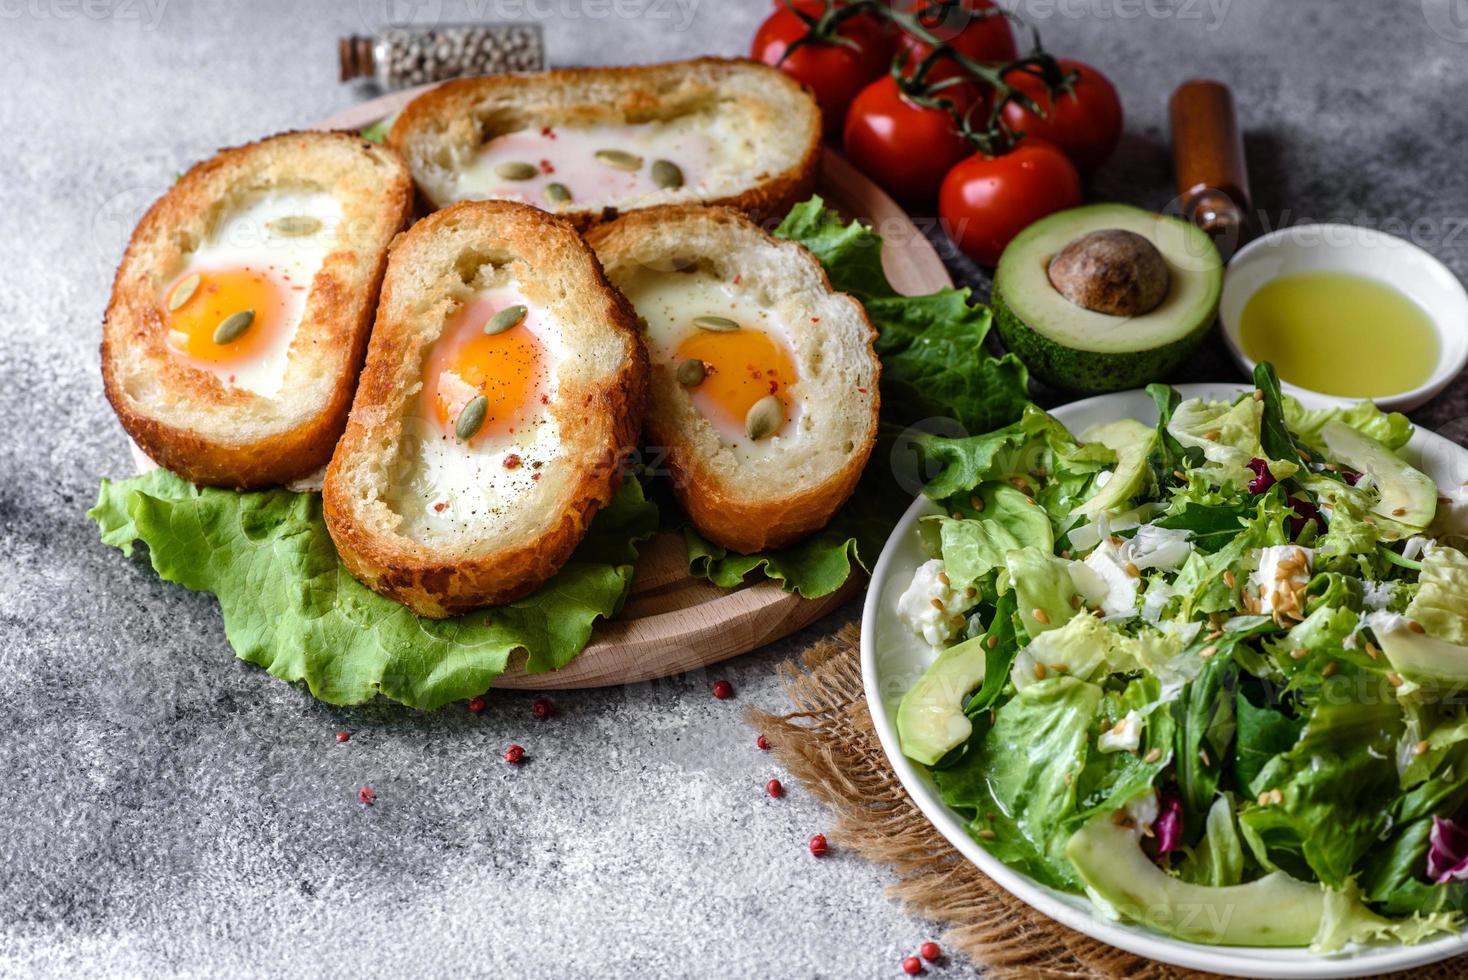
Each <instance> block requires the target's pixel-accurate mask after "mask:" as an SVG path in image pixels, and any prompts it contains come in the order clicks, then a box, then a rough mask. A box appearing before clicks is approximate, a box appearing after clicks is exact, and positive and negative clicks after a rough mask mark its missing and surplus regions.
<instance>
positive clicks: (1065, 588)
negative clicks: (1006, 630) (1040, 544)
mask: <svg viewBox="0 0 1468 980" xmlns="http://www.w3.org/2000/svg"><path fill="white" fill-rule="evenodd" d="M1068 564H1069V563H1068V562H1066V561H1065V560H1064V559H1062V558H1056V557H1055V556H1054V555H1052V554H1050V553H1049V552H1048V551H1041V550H1040V549H1039V548H1021V549H1019V550H1018V551H1011V552H1010V553H1009V554H1008V555H1007V556H1006V557H1005V566H1006V570H1007V571H1008V572H1009V579H1010V582H1011V583H1012V585H1013V587H1014V591H1015V592H1016V593H1017V600H1018V602H1019V619H1020V622H1021V623H1023V624H1024V628H1025V632H1026V633H1028V634H1029V635H1030V637H1031V638H1032V639H1033V638H1034V637H1036V636H1039V635H1040V634H1041V633H1043V632H1045V631H1046V630H1053V629H1059V628H1060V627H1061V626H1064V625H1065V623H1066V622H1067V621H1069V620H1070V618H1071V617H1072V616H1074V615H1075V613H1076V608H1077V606H1076V605H1075V604H1073V603H1072V601H1071V600H1072V599H1074V598H1075V594H1076V589H1075V583H1074V582H1072V581H1071V577H1070V572H1069V571H1068V570H1067V565H1068Z"/></svg>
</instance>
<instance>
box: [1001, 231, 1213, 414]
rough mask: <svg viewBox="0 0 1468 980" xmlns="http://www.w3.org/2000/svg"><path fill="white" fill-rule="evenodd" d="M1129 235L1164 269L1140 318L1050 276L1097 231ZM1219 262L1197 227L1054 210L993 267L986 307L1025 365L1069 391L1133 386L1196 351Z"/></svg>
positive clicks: (1209, 318)
mask: <svg viewBox="0 0 1468 980" xmlns="http://www.w3.org/2000/svg"><path fill="white" fill-rule="evenodd" d="M1111 229H1119V230H1122V231H1130V232H1134V233H1136V234H1138V235H1141V236H1142V237H1144V238H1146V239H1147V240H1149V241H1150V242H1151V243H1152V244H1153V245H1155V246H1156V247H1157V250H1158V252H1159V253H1161V255H1162V259H1163V261H1164V263H1165V264H1166V266H1167V271H1168V280H1169V281H1168V288H1167V292H1166V293H1165V294H1164V295H1163V297H1162V300H1161V302H1159V303H1158V305H1157V306H1155V307H1153V308H1152V309H1151V310H1150V311H1148V312H1146V313H1142V314H1140V315H1138V316H1130V317H1128V316H1113V315H1110V314H1106V313H1098V312H1095V311H1094V310H1089V309H1087V308H1085V307H1083V306H1080V305H1078V304H1076V303H1074V302H1072V301H1071V300H1070V299H1068V298H1066V297H1065V296H1064V295H1062V294H1061V292H1060V291H1059V290H1058V289H1056V288H1055V286H1054V285H1052V284H1051V282H1050V276H1049V266H1050V260H1051V259H1052V258H1054V257H1055V256H1056V255H1057V254H1058V253H1059V252H1060V251H1061V250H1062V249H1064V248H1065V246H1067V245H1068V244H1070V243H1071V242H1073V241H1075V240H1076V239H1078V238H1081V237H1082V236H1084V235H1088V234H1090V233H1092V232H1096V231H1104V230H1111ZM1222 288H1223V260H1222V258H1221V257H1220V256H1219V254H1218V249H1217V248H1216V247H1214V244H1213V240H1212V239H1211V238H1209V237H1208V235H1207V234H1206V233H1205V232H1203V231H1202V230H1201V229H1199V228H1197V227H1196V226H1194V225H1192V224H1189V223H1188V222H1186V221H1181V220H1179V219H1177V218H1170V217H1167V216H1166V215H1161V214H1155V213H1153V212H1151V211H1145V210H1143V209H1142V208H1136V207H1132V206H1130V205H1127V204H1091V205H1086V206H1085V207H1079V208H1071V209H1070V210H1068V211H1059V212H1057V213H1055V214H1052V215H1050V216H1049V217H1046V218H1041V219H1040V220H1039V221H1037V222H1035V223H1034V224H1032V225H1030V226H1029V227H1028V228H1026V229H1025V230H1024V231H1022V232H1020V233H1019V234H1018V235H1017V236H1015V238H1014V240H1013V241H1011V242H1010V243H1009V246H1008V247H1007V248H1006V249H1005V250H1004V254H1003V255H1002V256H1001V257H1000V259H999V266H998V268H996V269H995V270H994V289H993V294H992V296H991V303H990V305H991V306H992V307H993V309H994V320H995V324H996V325H997V326H998V328H999V336H1000V337H1002V338H1003V339H1004V344H1005V346H1006V347H1008V348H1009V350H1011V351H1013V352H1014V353H1015V354H1017V355H1019V358H1020V359H1021V360H1022V361H1024V362H1025V364H1026V366H1028V367H1029V369H1030V370H1031V371H1033V372H1034V373H1035V374H1037V375H1039V376H1040V377H1041V378H1042V379H1044V380H1045V381H1046V382H1048V383H1050V384H1052V385H1055V386H1057V387H1060V388H1067V389H1070V390H1072V391H1081V392H1101V391H1121V390H1123V389H1126V388H1137V387H1140V386H1142V385H1145V384H1147V383H1149V382H1152V381H1157V380H1159V379H1160V378H1161V377H1162V376H1164V375H1166V374H1167V373H1168V372H1170V371H1172V370H1173V369H1174V368H1176V367H1177V366H1178V365H1179V364H1181V363H1182V362H1183V361H1184V360H1185V359H1186V358H1187V356H1188V355H1189V354H1191V353H1192V352H1193V350H1194V349H1196V348H1197V346H1198V344H1199V342H1201V341H1202V339H1203V337H1204V335H1206V334H1207V333H1208V330H1209V328H1210V327H1212V326H1213V321H1214V319H1215V317H1216V316H1217V314H1218V296H1219V293H1220V291H1221V290H1222Z"/></svg>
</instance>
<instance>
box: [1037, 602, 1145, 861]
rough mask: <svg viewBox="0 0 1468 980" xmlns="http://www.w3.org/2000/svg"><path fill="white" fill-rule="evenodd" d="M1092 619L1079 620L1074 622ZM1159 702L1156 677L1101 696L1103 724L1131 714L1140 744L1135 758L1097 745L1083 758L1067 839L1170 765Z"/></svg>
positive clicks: (1127, 799)
mask: <svg viewBox="0 0 1468 980" xmlns="http://www.w3.org/2000/svg"><path fill="white" fill-rule="evenodd" d="M1090 618H1091V617H1089V616H1082V617H1078V618H1077V620H1076V622H1080V621H1081V620H1085V619H1090ZM1054 635H1055V634H1053V633H1051V634H1047V636H1054ZM1161 702H1162V686H1161V684H1160V683H1159V682H1158V680H1157V678H1155V677H1138V678H1136V679H1135V680H1133V681H1131V682H1130V683H1128V684H1127V686H1126V688H1125V689H1124V690H1123V691H1122V692H1121V693H1120V694H1117V693H1113V692H1107V693H1106V694H1105V695H1104V696H1103V698H1102V703H1101V710H1100V713H1099V717H1100V718H1101V719H1102V721H1104V722H1114V721H1115V720H1119V719H1123V718H1126V717H1128V715H1129V714H1131V713H1135V714H1134V717H1137V718H1139V719H1140V724H1141V725H1142V732H1141V738H1140V740H1139V743H1138V745H1137V751H1135V752H1121V751H1117V752H1102V751H1100V748H1099V745H1098V746H1097V747H1096V748H1095V750H1093V751H1091V752H1090V753H1089V754H1088V755H1087V757H1086V765H1085V768H1084V769H1083V770H1082V771H1081V773H1080V775H1079V776H1078V777H1077V778H1076V781H1075V783H1076V809H1075V812H1074V813H1073V814H1071V815H1070V816H1068V817H1067V818H1066V836H1069V834H1070V833H1072V832H1074V831H1075V830H1077V829H1079V828H1080V826H1081V824H1083V823H1085V822H1086V821H1087V820H1089V819H1090V818H1091V817H1093V816H1096V815H1097V814H1100V813H1111V812H1113V811H1115V810H1118V809H1120V808H1121V807H1123V806H1125V805H1126V804H1127V803H1129V802H1130V801H1132V800H1134V799H1136V798H1137V797H1138V796H1141V795H1142V794H1143V793H1144V792H1146V791H1147V790H1148V789H1150V788H1151V787H1152V786H1153V785H1154V784H1155V783H1156V782H1157V779H1158V777H1159V776H1160V775H1161V774H1162V773H1163V771H1164V770H1166V769H1167V767H1168V765H1170V764H1171V762H1172V751H1173V738H1174V735H1173V730H1174V723H1173V718H1172V714H1171V712H1169V711H1168V710H1167V708H1166V707H1165V706H1164V705H1163V704H1162V703H1161ZM1103 731H1104V729H1103Z"/></svg>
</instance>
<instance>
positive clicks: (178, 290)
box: [168, 272, 200, 313]
mask: <svg viewBox="0 0 1468 980" xmlns="http://www.w3.org/2000/svg"><path fill="white" fill-rule="evenodd" d="M199 282H200V279H199V274H198V273H197V272H196V273H194V274H193V275H191V276H189V277H188V278H187V279H185V280H184V281H183V282H181V283H179V284H178V285H177V286H174V287H173V292H172V293H171V294H170V295H169V297H168V312H170V313H172V312H173V311H174V310H177V309H179V308H180V307H182V306H183V305H184V304H185V303H187V302H188V301H189V300H191V299H193V298H194V293H195V292H196V291H197V290H198V288H199Z"/></svg>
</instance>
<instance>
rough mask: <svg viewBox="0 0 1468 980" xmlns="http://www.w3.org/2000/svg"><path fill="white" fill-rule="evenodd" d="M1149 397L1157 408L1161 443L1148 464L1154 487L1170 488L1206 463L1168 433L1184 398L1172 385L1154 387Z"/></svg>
mask: <svg viewBox="0 0 1468 980" xmlns="http://www.w3.org/2000/svg"><path fill="white" fill-rule="evenodd" d="M1147 394H1149V395H1151V396H1152V401H1153V402H1155V403H1156V405H1157V441H1156V442H1155V443H1153V444H1152V455H1151V456H1149V457H1148V462H1149V463H1150V464H1151V466H1152V477H1153V480H1152V483H1153V485H1154V486H1158V487H1166V486H1170V485H1171V484H1172V483H1174V482H1176V481H1177V475H1176V474H1178V473H1187V472H1189V471H1190V470H1192V469H1193V468H1194V467H1196V466H1198V465H1199V464H1200V463H1202V461H1203V453H1202V452H1201V451H1200V450H1198V449H1189V448H1185V447H1184V446H1183V445H1182V443H1180V442H1178V441H1177V439H1176V438H1174V437H1173V435H1172V433H1171V432H1169V431H1168V425H1169V424H1170V423H1171V422H1172V416H1173V413H1174V412H1176V411H1177V407H1178V406H1179V405H1180V404H1182V400H1183V396H1182V395H1181V394H1179V393H1178V391H1177V389H1176V388H1173V387H1172V386H1171V385H1164V384H1150V385H1148V386H1147Z"/></svg>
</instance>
